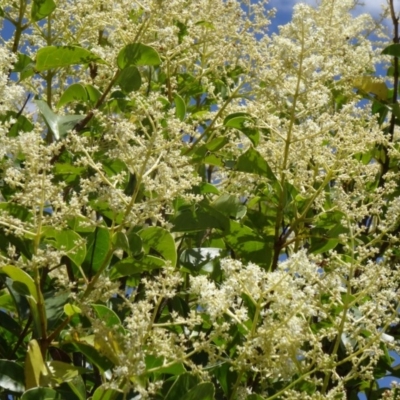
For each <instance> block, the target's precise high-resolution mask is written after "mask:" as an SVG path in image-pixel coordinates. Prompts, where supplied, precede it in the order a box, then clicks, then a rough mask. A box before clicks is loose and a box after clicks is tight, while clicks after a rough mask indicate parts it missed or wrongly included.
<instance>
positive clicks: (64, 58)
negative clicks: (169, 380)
mask: <svg viewBox="0 0 400 400" xmlns="http://www.w3.org/2000/svg"><path fill="white" fill-rule="evenodd" d="M90 62H97V63H104V61H103V60H101V59H100V58H99V57H98V56H96V54H93V53H92V52H90V51H89V50H86V49H84V48H83V47H78V46H59V47H57V46H47V47H42V48H41V49H39V50H38V52H37V55H36V66H35V69H36V71H39V72H41V71H46V70H47V69H52V68H64V67H69V66H71V65H78V64H88V63H90Z"/></svg>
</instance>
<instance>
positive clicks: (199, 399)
mask: <svg viewBox="0 0 400 400" xmlns="http://www.w3.org/2000/svg"><path fill="white" fill-rule="evenodd" d="M214 393H215V389H214V385H213V384H212V383H211V382H202V383H199V384H198V385H196V386H195V387H194V388H192V389H190V390H189V392H188V393H186V395H185V396H184V397H183V398H182V400H214Z"/></svg>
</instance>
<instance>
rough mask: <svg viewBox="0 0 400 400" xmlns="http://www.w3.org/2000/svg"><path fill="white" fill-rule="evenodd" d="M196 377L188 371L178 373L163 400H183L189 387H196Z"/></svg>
mask: <svg viewBox="0 0 400 400" xmlns="http://www.w3.org/2000/svg"><path fill="white" fill-rule="evenodd" d="M197 383H198V378H196V377H194V376H193V375H191V374H189V373H185V374H182V375H179V377H178V378H177V379H176V380H175V382H174V383H173V384H172V386H171V387H170V388H169V390H168V392H167V393H166V395H165V397H164V400H181V399H182V400H184V399H185V396H186V395H187V393H188V392H189V390H190V389H192V388H193V387H196V385H197Z"/></svg>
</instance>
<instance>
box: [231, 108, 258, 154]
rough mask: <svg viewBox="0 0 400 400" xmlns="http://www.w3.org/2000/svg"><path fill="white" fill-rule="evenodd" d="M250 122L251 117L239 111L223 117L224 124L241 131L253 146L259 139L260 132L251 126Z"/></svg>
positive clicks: (251, 122)
mask: <svg viewBox="0 0 400 400" xmlns="http://www.w3.org/2000/svg"><path fill="white" fill-rule="evenodd" d="M252 124H253V119H252V117H251V116H250V115H249V114H246V113H241V112H238V113H233V114H230V115H228V116H227V117H226V118H225V119H224V126H226V127H227V128H235V129H237V130H239V131H241V132H242V133H244V134H245V135H246V136H247V137H248V138H249V139H250V140H251V142H252V143H253V145H254V146H257V145H258V143H259V141H260V132H259V131H258V129H256V128H254V127H251V126H252Z"/></svg>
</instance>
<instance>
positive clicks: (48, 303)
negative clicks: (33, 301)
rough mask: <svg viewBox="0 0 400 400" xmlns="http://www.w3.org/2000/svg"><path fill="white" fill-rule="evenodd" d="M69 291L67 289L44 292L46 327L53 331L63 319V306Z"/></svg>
mask: <svg viewBox="0 0 400 400" xmlns="http://www.w3.org/2000/svg"><path fill="white" fill-rule="evenodd" d="M70 295H71V293H70V291H69V290H51V291H49V292H46V293H44V295H43V296H44V305H45V309H46V320H47V329H48V330H49V331H53V330H54V329H57V327H58V326H59V325H60V324H61V323H62V322H63V320H64V319H65V315H64V306H65V305H66V304H67V302H68V300H69V297H70Z"/></svg>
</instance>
